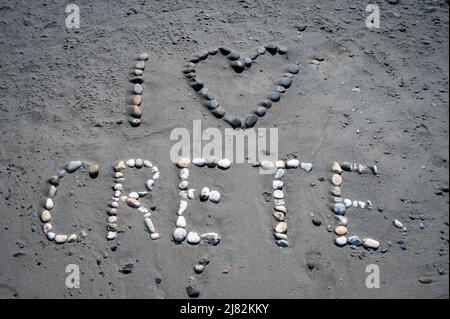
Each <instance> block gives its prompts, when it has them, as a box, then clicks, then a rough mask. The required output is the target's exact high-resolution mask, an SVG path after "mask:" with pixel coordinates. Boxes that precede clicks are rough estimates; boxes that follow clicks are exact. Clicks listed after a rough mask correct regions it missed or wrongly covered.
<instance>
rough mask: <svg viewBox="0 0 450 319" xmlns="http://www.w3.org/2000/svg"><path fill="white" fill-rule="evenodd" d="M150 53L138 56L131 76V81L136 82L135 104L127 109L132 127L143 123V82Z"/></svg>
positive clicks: (134, 88)
mask: <svg viewBox="0 0 450 319" xmlns="http://www.w3.org/2000/svg"><path fill="white" fill-rule="evenodd" d="M149 57H150V56H149V54H148V53H141V54H139V55H138V56H137V61H136V64H135V65H134V69H133V72H132V75H131V77H130V79H129V80H130V82H131V83H133V84H134V87H133V93H134V96H133V105H132V106H131V107H130V108H129V109H128V110H127V113H128V114H129V115H130V117H131V118H130V120H129V122H130V124H131V126H132V127H138V126H139V125H141V117H142V110H141V106H142V94H143V92H144V88H143V87H142V84H143V83H144V70H145V61H147V60H148V59H149Z"/></svg>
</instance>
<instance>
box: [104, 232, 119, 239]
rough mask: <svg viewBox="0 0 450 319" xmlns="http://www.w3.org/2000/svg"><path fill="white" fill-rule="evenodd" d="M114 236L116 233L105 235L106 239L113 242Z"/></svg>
mask: <svg viewBox="0 0 450 319" xmlns="http://www.w3.org/2000/svg"><path fill="white" fill-rule="evenodd" d="M116 236H117V232H115V231H109V232H108V234H107V235H106V239H108V240H113V239H114V238H116Z"/></svg>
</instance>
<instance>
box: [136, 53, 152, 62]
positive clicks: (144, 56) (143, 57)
mask: <svg viewBox="0 0 450 319" xmlns="http://www.w3.org/2000/svg"><path fill="white" fill-rule="evenodd" d="M149 57H150V55H149V54H148V53H145V52H143V53H139V55H138V60H141V61H147V60H148V58H149Z"/></svg>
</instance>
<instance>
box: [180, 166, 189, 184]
mask: <svg viewBox="0 0 450 319" xmlns="http://www.w3.org/2000/svg"><path fill="white" fill-rule="evenodd" d="M188 178H189V169H188V168H183V169H181V171H180V179H181V180H182V181H185V180H187V179H188Z"/></svg>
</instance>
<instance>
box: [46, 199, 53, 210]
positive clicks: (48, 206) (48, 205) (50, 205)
mask: <svg viewBox="0 0 450 319" xmlns="http://www.w3.org/2000/svg"><path fill="white" fill-rule="evenodd" d="M44 208H45V209H47V210H51V209H52V208H53V200H52V199H51V198H47V199H46V200H45V204H44Z"/></svg>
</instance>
